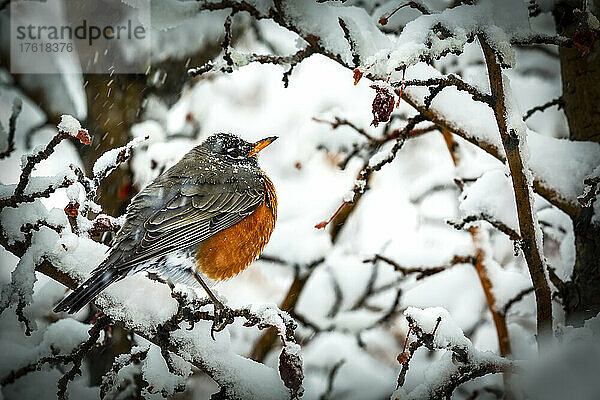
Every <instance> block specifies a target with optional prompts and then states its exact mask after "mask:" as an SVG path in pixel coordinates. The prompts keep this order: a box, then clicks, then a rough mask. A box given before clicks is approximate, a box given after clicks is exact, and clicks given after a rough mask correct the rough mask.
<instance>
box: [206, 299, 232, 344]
mask: <svg viewBox="0 0 600 400" xmlns="http://www.w3.org/2000/svg"><path fill="white" fill-rule="evenodd" d="M233 321H234V318H233V315H232V314H231V308H229V307H226V306H224V305H223V304H222V303H220V302H219V303H215V311H214V316H213V323H212V326H211V328H210V336H211V337H212V339H213V340H215V332H221V331H222V330H223V329H225V327H226V326H227V325H229V324H231V323H233Z"/></svg>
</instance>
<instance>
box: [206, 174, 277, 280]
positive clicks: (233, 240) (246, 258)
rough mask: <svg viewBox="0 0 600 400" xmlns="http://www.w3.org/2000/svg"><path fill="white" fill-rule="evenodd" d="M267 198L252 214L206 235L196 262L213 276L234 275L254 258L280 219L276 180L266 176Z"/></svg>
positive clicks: (229, 276)
mask: <svg viewBox="0 0 600 400" xmlns="http://www.w3.org/2000/svg"><path fill="white" fill-rule="evenodd" d="M265 189H266V191H265V200H264V201H263V203H262V204H261V205H260V206H258V208H257V209H256V210H255V211H254V212H253V213H252V214H250V215H249V216H247V217H246V218H244V219H243V220H241V221H240V222H238V223H237V224H235V225H233V226H232V227H230V228H227V229H224V230H222V231H221V232H218V233H216V234H214V235H213V236H211V237H210V238H208V239H206V240H205V241H204V242H202V244H201V245H200V247H199V248H198V250H197V252H196V265H197V268H198V269H200V270H201V271H202V273H203V274H205V275H206V276H207V277H209V278H210V279H213V280H223V279H228V278H231V277H232V276H234V275H237V274H238V273H240V272H241V271H243V270H244V269H245V268H246V267H247V266H248V265H250V263H251V262H252V261H254V260H255V259H256V258H257V257H258V256H259V255H260V253H261V251H262V250H263V248H264V247H265V246H266V244H267V242H268V241H269V238H270V237H271V233H272V232H273V229H274V228H275V221H276V219H277V197H276V196H275V188H274V187H273V183H272V182H271V181H270V180H269V179H268V178H266V177H265Z"/></svg>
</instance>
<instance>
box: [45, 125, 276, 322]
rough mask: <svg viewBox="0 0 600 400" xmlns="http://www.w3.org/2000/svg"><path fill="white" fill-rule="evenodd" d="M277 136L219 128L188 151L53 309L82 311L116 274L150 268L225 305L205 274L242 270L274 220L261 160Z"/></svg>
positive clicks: (134, 206) (218, 276) (140, 198)
mask: <svg viewBox="0 0 600 400" xmlns="http://www.w3.org/2000/svg"><path fill="white" fill-rule="evenodd" d="M275 139H277V137H276V136H273V137H268V138H265V139H262V140H259V141H257V142H255V143H249V142H246V141H245V140H242V139H241V138H239V137H237V136H235V135H232V134H227V133H218V134H215V135H212V136H210V137H209V138H208V139H206V140H205V141H204V142H203V143H202V144H200V145H199V146H197V147H195V148H194V149H192V150H191V151H190V152H188V153H187V154H186V155H185V156H183V158H182V159H181V160H180V161H179V162H178V163H177V164H175V165H174V166H173V167H171V168H169V169H168V170H167V171H165V172H164V173H162V174H161V175H160V176H158V177H157V178H156V179H155V180H154V181H153V182H152V183H150V184H149V185H148V186H146V187H145V188H144V189H143V190H142V191H141V192H139V193H138V194H137V195H136V196H135V197H134V198H133V199H132V200H131V203H130V204H129V206H128V207H127V216H126V220H125V223H124V224H123V226H122V228H121V229H120V231H119V232H118V233H117V235H116V236H115V238H114V241H113V243H112V246H111V248H110V250H109V253H108V256H107V258H106V259H105V260H104V261H103V262H102V263H101V264H100V265H99V266H98V267H97V268H96V269H95V270H94V271H93V273H92V276H91V278H89V279H88V280H87V281H85V282H84V283H83V284H82V285H81V286H79V287H78V288H77V289H75V291H73V292H72V293H71V294H69V296H67V297H66V298H65V299H63V300H62V301H61V302H60V303H59V304H58V305H57V306H56V307H55V308H54V312H61V311H67V312H69V313H74V312H77V311H79V310H80V309H81V308H82V307H83V306H85V305H86V304H88V303H89V302H90V301H92V300H93V299H94V298H95V297H96V296H97V295H98V294H99V293H100V292H101V291H102V290H104V289H105V288H106V287H107V286H109V285H110V284H112V283H113V282H116V281H118V280H121V279H123V278H125V277H126V276H129V275H132V274H134V273H136V272H140V271H147V272H152V273H154V274H156V275H158V276H159V277H161V278H162V279H164V280H165V281H167V283H169V284H170V286H171V287H173V285H174V284H176V283H183V284H187V285H190V286H194V285H197V284H200V285H201V286H202V287H203V288H204V290H205V291H206V292H207V294H208V295H209V297H210V298H211V300H212V301H213V303H214V305H215V315H216V314H217V313H216V311H217V308H220V309H223V305H222V304H221V303H220V302H219V300H218V299H217V298H216V297H215V296H214V295H213V293H212V292H211V290H210V288H209V285H208V284H207V282H206V281H205V278H208V279H209V280H210V281H219V280H223V279H227V278H230V277H232V276H234V275H236V274H238V273H239V272H240V271H242V270H244V269H245V268H246V267H247V266H248V265H249V264H250V263H251V262H252V261H254V260H255V259H256V258H257V257H258V256H259V255H260V253H261V251H262V249H263V248H264V247H265V245H266V244H267V242H268V241H269V238H270V236H271V233H272V232H273V229H274V227H275V220H276V218H277V198H276V196H275V188H274V187H273V183H272V182H271V180H270V179H269V178H268V177H267V175H266V174H265V173H264V172H263V171H262V170H261V169H260V167H259V166H258V161H257V154H258V152H260V151H261V150H262V149H264V148H265V147H266V146H268V145H269V144H270V143H272V142H273V141H274V140H275ZM210 281H208V282H210Z"/></svg>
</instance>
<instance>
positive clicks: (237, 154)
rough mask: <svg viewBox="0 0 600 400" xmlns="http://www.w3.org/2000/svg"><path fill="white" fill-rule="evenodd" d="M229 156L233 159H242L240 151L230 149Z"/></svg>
mask: <svg viewBox="0 0 600 400" xmlns="http://www.w3.org/2000/svg"><path fill="white" fill-rule="evenodd" d="M227 155H228V156H229V157H231V158H242V157H241V155H240V151H239V150H238V149H228V150H227Z"/></svg>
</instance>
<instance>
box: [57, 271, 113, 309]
mask: <svg viewBox="0 0 600 400" xmlns="http://www.w3.org/2000/svg"><path fill="white" fill-rule="evenodd" d="M123 277H124V274H123V273H122V272H121V271H119V270H117V269H116V268H102V269H98V270H96V271H95V272H94V273H93V274H92V276H91V277H90V278H89V279H88V280H87V281H85V282H83V284H81V285H80V286H79V287H78V288H77V289H75V290H74V291H73V292H72V293H71V294H69V295H68V296H67V297H65V298H64V299H63V300H62V301H61V302H60V303H58V305H57V306H56V307H54V312H61V311H67V312H68V313H69V314H73V313H76V312H77V311H79V310H81V309H82V308H83V306H85V305H86V304H88V303H89V302H90V301H92V300H94V299H95V298H96V296H98V294H99V293H100V292H101V291H102V290H104V289H105V288H106V287H107V286H108V285H110V284H111V283H113V282H115V281H118V280H120V279H121V278H123Z"/></svg>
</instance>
